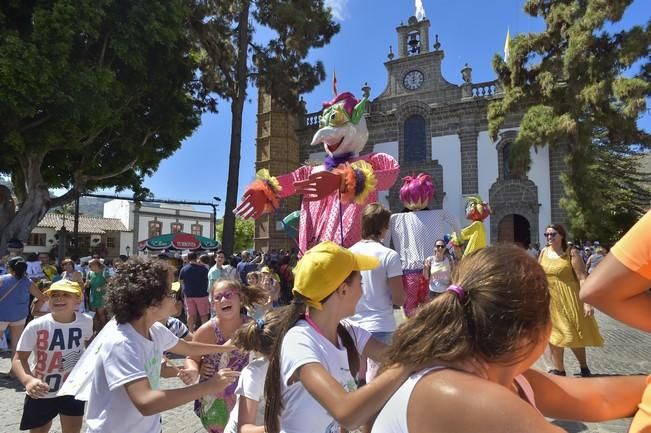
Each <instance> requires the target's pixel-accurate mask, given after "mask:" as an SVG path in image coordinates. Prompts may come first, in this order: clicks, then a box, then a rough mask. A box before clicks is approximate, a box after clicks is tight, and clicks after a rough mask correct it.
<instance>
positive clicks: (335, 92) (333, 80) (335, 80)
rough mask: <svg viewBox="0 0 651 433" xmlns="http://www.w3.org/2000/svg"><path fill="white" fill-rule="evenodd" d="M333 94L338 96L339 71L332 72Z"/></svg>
mask: <svg viewBox="0 0 651 433" xmlns="http://www.w3.org/2000/svg"><path fill="white" fill-rule="evenodd" d="M332 92H333V93H334V94H335V96H337V71H333V72H332Z"/></svg>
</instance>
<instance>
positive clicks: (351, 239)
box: [278, 153, 400, 252]
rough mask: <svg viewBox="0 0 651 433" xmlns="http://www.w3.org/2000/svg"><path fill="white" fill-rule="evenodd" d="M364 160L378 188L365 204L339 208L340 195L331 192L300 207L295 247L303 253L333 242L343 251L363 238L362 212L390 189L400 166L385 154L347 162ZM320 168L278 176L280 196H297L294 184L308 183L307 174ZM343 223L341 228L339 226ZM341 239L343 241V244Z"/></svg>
mask: <svg viewBox="0 0 651 433" xmlns="http://www.w3.org/2000/svg"><path fill="white" fill-rule="evenodd" d="M359 160H363V161H366V162H368V163H369V164H370V165H371V166H372V167H373V172H374V173H375V177H376V179H377V187H376V189H375V191H373V192H371V193H370V194H369V195H368V197H367V198H366V202H364V204H361V205H358V204H355V203H346V204H342V205H341V210H340V206H339V193H338V192H334V193H332V194H330V195H329V196H328V197H326V198H324V199H323V200H320V201H311V202H308V201H303V202H302V204H301V219H300V227H299V236H298V238H299V239H298V245H299V247H300V249H301V251H302V252H305V251H307V250H309V249H310V248H312V247H313V246H314V245H316V244H318V243H319V242H322V241H328V240H329V241H333V242H336V243H338V244H340V245H342V246H344V247H346V248H348V247H350V246H352V245H353V244H355V243H356V242H357V241H359V240H360V239H361V238H362V235H361V225H362V212H363V210H364V206H366V205H367V204H368V203H374V202H376V201H377V198H378V194H377V192H378V191H386V190H388V189H389V188H391V187H392V186H393V184H394V183H395V181H396V179H397V177H398V174H399V173H400V166H399V165H398V162H397V161H396V160H395V159H394V158H393V157H392V156H391V155H387V154H386V153H370V154H368V155H363V156H360V157H357V158H353V159H351V160H350V162H355V161H359ZM323 170H324V168H323V165H319V166H306V165H304V166H301V167H299V168H298V169H296V170H294V171H293V172H291V173H288V174H284V175H282V176H278V182H279V183H280V186H281V188H282V189H281V192H280V196H281V197H282V198H284V197H289V196H291V195H293V194H295V193H296V190H295V188H294V182H297V181H300V180H305V179H307V178H308V177H309V176H310V174H312V173H317V172H319V171H323ZM342 222H343V224H341V223H342ZM342 235H343V240H342Z"/></svg>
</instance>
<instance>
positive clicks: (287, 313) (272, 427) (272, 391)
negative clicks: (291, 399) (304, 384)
mask: <svg viewBox="0 0 651 433" xmlns="http://www.w3.org/2000/svg"><path fill="white" fill-rule="evenodd" d="M305 301H306V298H305V297H303V296H302V295H301V294H300V293H295V294H294V300H293V301H292V303H291V304H290V305H288V306H287V307H286V308H284V309H283V310H284V311H283V312H282V316H281V318H280V324H279V326H278V333H277V335H276V341H275V342H274V345H273V349H272V351H271V355H270V356H269V369H268V370H267V377H266V380H265V384H264V395H265V398H266V400H267V401H266V403H265V409H264V425H265V429H266V431H267V432H268V433H279V432H280V414H281V412H282V410H283V401H282V392H281V374H280V352H281V349H282V344H283V339H284V338H285V334H287V332H289V330H290V329H291V328H293V327H294V325H295V324H296V322H297V321H298V320H299V319H301V318H302V317H304V316H305Z"/></svg>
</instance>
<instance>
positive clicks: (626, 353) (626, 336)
mask: <svg viewBox="0 0 651 433" xmlns="http://www.w3.org/2000/svg"><path fill="white" fill-rule="evenodd" d="M597 318H598V321H599V324H600V326H601V331H602V333H603V336H604V338H605V340H606V345H605V346H604V347H603V348H601V349H594V350H593V349H588V361H589V364H590V368H591V369H592V371H593V373H595V374H604V375H612V374H637V373H649V372H651V334H645V333H642V332H638V331H635V330H632V329H630V328H627V327H625V326H623V325H621V324H619V323H617V322H615V321H614V320H612V319H610V318H608V317H606V316H604V315H602V314H599V313H597ZM566 361H567V371H568V374H569V373H571V372H575V373H578V371H579V368H578V365H577V364H576V362H575V360H574V358H573V357H572V355H571V354H570V353H567V354H566ZM176 362H177V363H180V361H179V360H177V361H176ZM538 364H539V366H540V367H541V368H546V366H545V360H544V359H541V360H540V361H539V363H538ZM8 369H9V353H7V352H5V353H2V354H0V371H1V372H6V371H8ZM163 383H164V386H166V387H177V386H182V383H181V381H180V380H178V379H176V378H175V379H164V380H163ZM23 398H24V390H23V387H22V386H21V385H20V383H19V382H18V381H15V380H8V379H7V376H6V375H4V374H2V375H0V412H1V413H2V416H1V417H0V433H10V432H18V431H19V430H18V425H19V422H20V416H21V412H22V402H23ZM556 423H557V424H558V425H561V426H562V427H563V428H565V429H566V430H567V431H568V432H571V433H579V432H582V433H583V432H585V433H625V432H626V430H627V427H628V424H629V423H630V420H628V419H627V420H621V421H613V422H608V423H600V424H590V423H570V422H561V421H556ZM163 430H164V432H166V433H176V432H178V433H195V432H196V433H200V432H204V430H203V429H202V428H201V424H200V423H199V420H198V418H197V417H196V416H195V415H194V413H193V412H192V404H191V403H189V404H186V405H184V406H182V407H179V408H176V409H174V410H171V411H167V412H165V413H164V414H163ZM51 431H53V432H60V431H61V429H60V425H59V423H58V419H57V420H55V421H54V426H53V429H52V430H51ZM306 433H309V432H306Z"/></svg>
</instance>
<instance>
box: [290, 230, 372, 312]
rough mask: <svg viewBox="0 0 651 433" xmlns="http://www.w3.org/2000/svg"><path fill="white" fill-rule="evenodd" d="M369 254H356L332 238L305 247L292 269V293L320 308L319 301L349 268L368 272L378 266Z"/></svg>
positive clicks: (334, 288) (348, 273) (347, 272)
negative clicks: (308, 247) (310, 246)
mask: <svg viewBox="0 0 651 433" xmlns="http://www.w3.org/2000/svg"><path fill="white" fill-rule="evenodd" d="M379 264H380V262H379V261H378V259H376V258H375V257H372V256H365V255H362V254H355V253H353V252H352V251H350V250H348V249H346V248H343V247H341V246H339V245H337V244H336V243H334V242H332V241H325V242H321V243H320V244H318V245H316V246H315V247H313V248H311V249H310V250H308V251H307V252H306V253H305V255H304V256H303V257H302V258H301V260H299V261H298V263H297V264H296V267H295V268H294V290H293V292H294V293H299V294H301V295H302V296H304V297H305V298H307V304H308V305H309V306H310V307H312V308H316V309H317V310H320V309H321V301H322V300H323V299H325V298H326V297H327V296H328V295H330V294H331V293H332V292H334V291H335V290H337V288H338V287H339V286H340V285H341V284H342V283H343V282H344V280H345V279H346V278H347V277H348V275H350V273H351V272H352V271H368V270H371V269H375V268H377V267H378V266H379Z"/></svg>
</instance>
